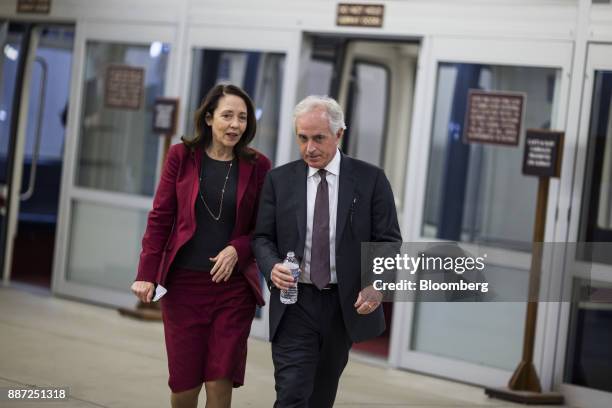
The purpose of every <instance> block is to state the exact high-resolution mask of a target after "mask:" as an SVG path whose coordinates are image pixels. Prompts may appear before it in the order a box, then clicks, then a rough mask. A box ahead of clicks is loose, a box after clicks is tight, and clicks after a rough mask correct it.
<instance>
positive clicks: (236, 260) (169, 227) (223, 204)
mask: <svg viewBox="0 0 612 408" xmlns="http://www.w3.org/2000/svg"><path fill="white" fill-rule="evenodd" d="M195 125H196V126H195V129H196V135H195V138H194V139H193V140H185V139H183V143H179V144H176V145H174V146H172V147H171V148H170V150H169V151H168V156H167V159H166V163H165V166H164V170H163V173H162V176H161V180H160V182H159V186H158V187H157V192H156V194H155V199H154V201H153V209H152V210H151V212H150V213H149V219H148V222H147V229H146V231H145V234H144V237H143V239H142V253H141V255H140V264H139V266H138V276H137V277H136V281H135V282H134V284H133V285H132V291H133V292H134V293H135V294H136V296H137V297H138V298H139V299H140V300H141V301H143V302H150V301H151V299H152V297H153V294H154V292H155V287H156V284H159V285H162V286H164V287H165V288H166V289H167V290H168V292H167V293H166V295H165V296H164V297H163V298H162V299H161V308H162V316H163V321H164V335H165V339H166V350H167V353H168V369H169V372H170V378H169V380H168V385H169V386H170V389H171V391H172V395H171V402H172V406H173V407H174V408H177V407H180V408H183V407H195V406H197V402H198V395H199V393H200V390H201V388H202V383H204V385H205V389H206V406H207V407H229V406H230V405H231V396H232V387H239V386H241V385H242V384H243V382H244V370H245V364H246V351H247V338H248V335H249V331H250V327H251V321H252V320H253V317H254V314H255V306H256V304H259V305H263V303H264V301H263V298H262V293H261V288H260V285H259V276H258V271H257V268H256V266H255V263H254V259H253V253H252V252H251V246H250V240H251V233H252V231H253V228H254V226H255V217H256V214H257V205H258V202H259V193H260V191H261V187H262V184H263V180H264V177H265V175H266V173H267V172H268V170H269V169H270V166H271V164H270V160H268V159H267V158H266V157H265V156H264V155H262V154H261V153H259V152H257V151H255V150H254V149H252V148H249V147H248V145H249V143H250V142H251V141H252V140H253V137H254V136H255V127H256V120H255V113H254V109H253V103H252V102H251V100H250V98H249V97H248V95H247V94H246V93H245V92H244V91H243V90H241V89H240V88H238V87H236V86H233V85H217V86H215V87H214V88H213V89H211V90H210V92H209V93H208V95H207V96H206V98H205V99H204V102H203V103H202V105H201V106H200V107H199V108H198V110H197V111H196V114H195Z"/></svg>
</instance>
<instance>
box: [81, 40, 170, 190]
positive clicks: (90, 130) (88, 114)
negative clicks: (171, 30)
mask: <svg viewBox="0 0 612 408" xmlns="http://www.w3.org/2000/svg"><path fill="white" fill-rule="evenodd" d="M169 51H170V47H169V45H166V44H159V43H153V45H146V44H115V43H107V42H98V41H88V42H87V45H86V51H85V56H86V57H85V58H86V61H85V70H84V76H85V77H84V79H83V106H82V113H81V123H80V125H81V129H80V135H79V138H78V140H79V142H80V145H79V147H78V159H77V173H76V183H77V185H79V186H82V187H88V188H94V189H98V190H107V191H113V192H121V193H128V194H137V195H149V196H150V195H153V191H154V188H155V171H156V163H157V154H158V146H159V137H158V136H157V135H156V134H154V133H153V130H152V126H151V123H152V120H153V118H152V111H153V103H154V101H155V98H156V97H159V96H162V95H163V93H164V82H165V77H166V67H167V65H168V54H169ZM111 65H113V66H122V67H126V68H142V69H144V90H143V93H144V95H143V96H142V99H141V102H140V107H139V108H137V109H131V108H129V109H128V108H115V107H110V106H108V105H107V104H106V103H105V91H106V85H107V81H106V78H107V73H108V67H109V66H111ZM134 106H135V105H134Z"/></svg>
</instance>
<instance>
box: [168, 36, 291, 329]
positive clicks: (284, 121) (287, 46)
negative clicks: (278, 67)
mask: <svg viewBox="0 0 612 408" xmlns="http://www.w3.org/2000/svg"><path fill="white" fill-rule="evenodd" d="M301 41H302V38H301V35H300V33H296V32H295V31H292V30H286V31H282V30H266V29H258V30H252V29H248V28H241V27H231V28H230V27H227V26H210V25H206V26H200V25H197V26H190V27H189V28H188V29H187V33H186V46H185V48H184V49H183V50H182V52H183V55H182V56H181V61H185V63H184V64H183V65H182V69H181V71H180V76H181V78H182V79H183V82H182V83H181V96H182V99H183V100H184V101H189V98H190V82H191V76H192V69H193V63H194V61H193V50H194V49H196V48H197V49H203V48H205V49H219V50H231V51H262V52H276V53H283V54H285V66H284V75H283V83H282V95H281V104H280V114H279V115H280V121H279V129H278V135H277V143H276V163H272V165H273V167H275V166H278V165H281V164H283V163H287V162H289V161H290V160H291V151H292V149H293V148H294V147H293V143H294V142H293V124H292V119H291V117H292V115H291V109H292V108H293V105H294V101H295V99H296V90H297V83H298V77H297V75H298V70H299V55H300V53H299V50H300V47H301ZM187 103H188V102H187ZM187 109H191V108H190V107H187ZM186 117H187V115H185V116H184V117H183V119H182V122H183V123H182V124H181V125H182V126H186V123H185V121H186ZM263 286H264V287H263V295H264V299H265V300H266V305H265V306H263V307H262V308H261V318H255V319H253V322H252V324H251V336H254V337H257V338H261V339H268V328H269V313H268V308H269V304H270V302H269V297H270V292H269V291H268V289H267V288H266V287H265V284H264V285H263Z"/></svg>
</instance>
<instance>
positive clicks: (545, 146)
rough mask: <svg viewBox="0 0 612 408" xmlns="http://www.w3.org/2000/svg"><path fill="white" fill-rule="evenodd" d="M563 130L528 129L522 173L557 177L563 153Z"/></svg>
mask: <svg viewBox="0 0 612 408" xmlns="http://www.w3.org/2000/svg"><path fill="white" fill-rule="evenodd" d="M563 137H564V132H558V131H552V130H546V129H528V130H527V135H526V136H525V151H524V154H523V174H525V175H527V176H540V177H559V176H560V175H561V156H562V155H563Z"/></svg>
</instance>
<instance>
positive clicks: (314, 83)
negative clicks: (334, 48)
mask: <svg viewBox="0 0 612 408" xmlns="http://www.w3.org/2000/svg"><path fill="white" fill-rule="evenodd" d="M333 72H334V64H333V62H332V61H328V60H322V59H311V60H309V61H308V64H307V65H306V69H305V71H304V77H303V78H302V80H301V81H300V97H299V98H298V99H299V100H301V99H303V98H305V97H307V96H308V95H329V88H330V86H331V80H332V75H333Z"/></svg>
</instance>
